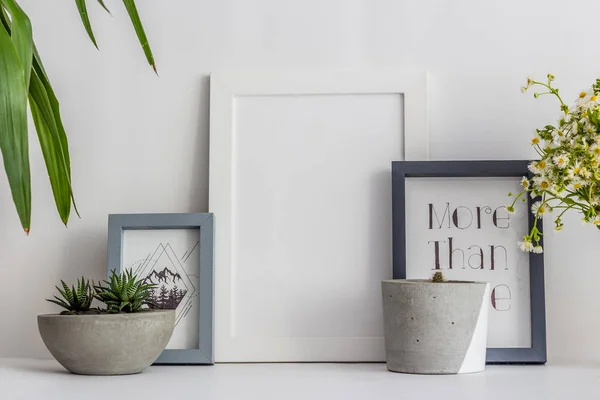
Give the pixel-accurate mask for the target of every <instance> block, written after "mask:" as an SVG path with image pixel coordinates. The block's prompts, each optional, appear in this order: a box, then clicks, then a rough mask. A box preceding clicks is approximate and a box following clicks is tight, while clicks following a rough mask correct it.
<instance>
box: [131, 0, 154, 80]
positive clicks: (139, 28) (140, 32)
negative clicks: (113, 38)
mask: <svg viewBox="0 0 600 400" xmlns="http://www.w3.org/2000/svg"><path fill="white" fill-rule="evenodd" d="M123 4H125V8H126V9H127V13H128V14H129V18H131V23H132V24H133V29H135V33H136V35H137V37H138V40H139V41H140V44H141V45H142V49H143V50H144V54H145V55H146V60H148V64H150V65H151V66H152V68H153V69H154V72H155V73H156V74H157V75H158V71H157V70H156V63H155V62H154V56H153V55H152V49H151V48H150V43H148V38H147V37H146V32H145V31H144V26H143V25H142V21H141V20H140V16H139V14H138V11H137V7H136V6H135V1H134V0H123Z"/></svg>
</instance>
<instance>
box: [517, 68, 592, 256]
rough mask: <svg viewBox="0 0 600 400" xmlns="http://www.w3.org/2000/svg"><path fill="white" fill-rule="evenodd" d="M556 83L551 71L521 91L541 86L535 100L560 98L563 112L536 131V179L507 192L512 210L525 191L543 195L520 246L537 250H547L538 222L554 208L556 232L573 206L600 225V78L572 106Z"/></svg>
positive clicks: (585, 218) (533, 170) (588, 221)
mask: <svg viewBox="0 0 600 400" xmlns="http://www.w3.org/2000/svg"><path fill="white" fill-rule="evenodd" d="M553 81H554V76H553V75H552V74H548V75H547V80H546V81H545V82H543V81H540V82H539V81H536V80H533V79H532V78H528V79H527V84H526V85H525V86H523V87H522V88H521V91H522V92H523V93H525V92H527V91H528V90H530V89H531V88H534V87H535V88H540V89H541V90H540V91H536V92H535V93H534V94H533V96H534V97H535V98H538V97H540V96H544V95H550V96H554V97H556V99H558V101H559V103H560V110H561V115H560V118H559V119H558V121H557V122H556V123H555V124H554V125H546V126H544V127H543V128H540V129H536V130H535V132H536V133H535V136H534V137H533V138H532V139H531V145H532V146H533V148H534V149H535V150H536V152H537V153H538V155H539V157H540V159H539V160H536V161H533V162H531V163H530V164H529V170H530V171H531V173H532V176H533V177H532V179H529V178H527V177H523V178H522V180H521V185H522V186H523V191H522V192H520V193H518V194H512V193H509V196H512V197H514V201H513V202H512V204H511V205H510V206H508V207H507V209H508V211H509V212H514V210H515V204H516V203H517V201H519V200H521V201H523V202H525V201H526V196H527V195H530V196H531V197H533V198H539V201H536V202H535V203H534V204H533V206H532V209H531V212H532V213H533V214H534V215H535V217H536V218H535V222H534V225H533V228H532V229H531V231H530V232H529V234H527V235H525V236H524V237H523V241H522V242H519V246H520V247H521V250H523V251H529V252H534V253H541V252H542V251H543V250H542V246H541V245H540V240H541V235H542V233H541V232H540V231H539V230H538V227H537V224H538V220H539V219H541V218H542V217H547V216H548V213H549V212H551V211H554V213H553V216H552V218H553V219H554V225H555V229H556V230H557V231H560V230H561V229H562V227H563V222H562V220H561V218H562V216H563V215H564V214H565V213H566V212H567V211H569V210H576V211H578V212H579V213H581V215H582V216H583V222H584V223H586V224H594V225H595V226H596V227H598V228H599V229H600V104H599V103H598V100H599V96H600V79H597V80H596V83H595V84H594V85H592V87H591V88H589V89H586V90H584V91H582V92H581V93H579V96H578V97H577V99H576V100H575V103H574V104H573V105H571V106H569V105H567V104H565V103H564V102H563V100H562V98H561V97H560V95H559V93H558V88H556V87H554V86H553Z"/></svg>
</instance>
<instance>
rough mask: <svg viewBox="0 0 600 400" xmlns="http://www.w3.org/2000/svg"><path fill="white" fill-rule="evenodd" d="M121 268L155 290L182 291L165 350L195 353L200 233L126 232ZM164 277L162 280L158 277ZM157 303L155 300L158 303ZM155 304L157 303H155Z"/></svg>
mask: <svg viewBox="0 0 600 400" xmlns="http://www.w3.org/2000/svg"><path fill="white" fill-rule="evenodd" d="M122 240H123V244H122V246H123V247H122V264H121V265H123V267H124V268H126V269H131V270H132V271H133V273H134V274H136V275H138V276H140V277H143V278H147V277H148V276H149V277H150V279H151V280H150V281H148V282H146V283H154V284H156V285H158V286H157V288H156V289H155V292H154V293H155V295H156V296H157V297H158V296H160V291H161V289H162V287H163V286H164V287H165V289H166V290H167V293H170V291H171V290H176V291H177V292H179V290H185V296H183V298H182V299H181V301H180V302H179V305H178V306H177V308H176V311H175V324H176V325H175V330H174V331H173V335H172V336H171V340H169V343H168V344H167V349H197V348H198V341H199V334H200V332H199V329H198V326H199V320H200V311H199V307H200V295H199V293H200V292H199V288H200V246H199V241H200V230H198V229H149V230H145V229H141V230H138V229H125V230H124V231H123V239H122ZM161 274H164V277H162V276H161ZM157 300H158V299H157ZM155 301H156V300H155Z"/></svg>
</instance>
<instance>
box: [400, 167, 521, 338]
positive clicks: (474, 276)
mask: <svg viewBox="0 0 600 400" xmlns="http://www.w3.org/2000/svg"><path fill="white" fill-rule="evenodd" d="M519 181H520V180H519V179H517V178H407V179H406V195H405V198H406V275H407V278H409V279H428V278H430V277H431V275H432V274H433V273H434V272H435V271H436V270H441V271H442V272H443V273H444V276H445V277H446V279H449V280H469V281H484V282H490V283H491V288H492V290H491V295H490V299H489V301H490V303H489V306H490V314H489V329H488V347H501V348H506V347H515V348H517V347H521V348H523V347H525V348H527V347H531V308H530V305H531V298H530V288H529V256H528V254H527V253H523V252H522V251H521V250H520V249H519V247H518V246H517V242H518V241H520V240H522V238H523V235H525V234H527V233H528V222H527V217H528V216H527V213H528V207H527V205H526V204H524V203H521V202H519V203H518V204H517V205H516V213H514V214H509V213H508V211H507V210H506V205H508V204H510V202H512V198H509V197H508V193H509V192H512V193H518V192H520V189H519V187H520V184H519Z"/></svg>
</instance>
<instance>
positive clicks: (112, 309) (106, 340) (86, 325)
mask: <svg viewBox="0 0 600 400" xmlns="http://www.w3.org/2000/svg"><path fill="white" fill-rule="evenodd" d="M61 283H62V287H63V288H62V289H61V288H59V287H58V286H57V287H56V289H57V290H58V292H59V293H60V295H61V296H62V297H59V296H54V299H46V300H48V301H50V302H52V303H55V304H57V305H59V306H61V307H63V308H65V311H63V312H61V313H60V314H47V315H39V316H38V327H39V330H40V334H41V336H42V339H43V341H44V343H45V344H46V347H47V348H48V350H49V351H50V353H51V354H52V355H53V356H54V358H56V360H57V361H58V362H59V363H60V364H61V365H62V366H63V367H65V368H66V369H67V370H69V371H70V372H72V373H74V374H82V375H125V374H136V373H139V372H141V371H142V370H144V369H145V368H147V367H148V366H150V365H151V364H152V363H153V362H154V361H156V359H157V358H158V356H159V355H160V353H161V352H162V351H163V350H164V349H165V347H166V346H167V343H168V342H169V339H170V338H171V334H172V333H173V329H174V328H175V310H156V309H153V310H151V309H150V308H149V305H150V304H149V301H148V299H149V296H150V289H152V288H153V287H154V286H155V285H151V284H144V282H143V281H142V280H140V279H137V277H136V276H134V275H133V274H132V272H131V271H130V270H129V271H125V272H123V273H122V274H117V273H116V272H115V271H112V273H111V276H110V279H109V280H108V281H104V285H94V284H93V283H92V284H91V285H90V282H89V280H86V279H85V278H83V277H82V278H81V279H80V280H77V285H76V286H75V285H73V286H71V288H69V286H68V285H67V284H65V282H64V281H61ZM94 299H97V300H99V301H101V302H102V303H104V305H105V307H104V308H95V309H93V308H91V305H92V302H93V300H94Z"/></svg>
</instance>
